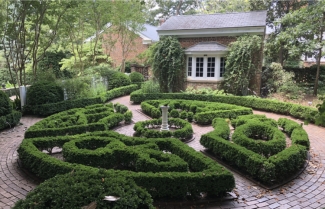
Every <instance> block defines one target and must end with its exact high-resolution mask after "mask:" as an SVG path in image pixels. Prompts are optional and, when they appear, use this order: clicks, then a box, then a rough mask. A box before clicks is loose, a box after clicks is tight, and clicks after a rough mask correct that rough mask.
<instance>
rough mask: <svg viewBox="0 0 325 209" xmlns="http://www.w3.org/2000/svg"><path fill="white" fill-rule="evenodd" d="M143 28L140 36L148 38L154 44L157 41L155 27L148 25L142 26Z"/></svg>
mask: <svg viewBox="0 0 325 209" xmlns="http://www.w3.org/2000/svg"><path fill="white" fill-rule="evenodd" d="M143 26H144V30H142V31H141V32H140V33H141V34H142V35H144V36H146V37H148V38H150V39H151V40H152V41H154V42H156V41H159V36H158V33H157V27H155V26H152V25H148V24H144V25H143Z"/></svg>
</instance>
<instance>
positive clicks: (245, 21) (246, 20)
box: [158, 11, 266, 30]
mask: <svg viewBox="0 0 325 209" xmlns="http://www.w3.org/2000/svg"><path fill="white" fill-rule="evenodd" d="M265 25H266V11H254V12H242V13H217V14H210V15H182V16H172V17H170V18H169V19H168V20H167V21H166V22H165V23H163V24H162V25H161V26H160V27H159V28H158V30H186V29H210V28H237V27H254V26H265Z"/></svg>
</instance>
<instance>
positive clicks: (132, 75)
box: [129, 72, 144, 83]
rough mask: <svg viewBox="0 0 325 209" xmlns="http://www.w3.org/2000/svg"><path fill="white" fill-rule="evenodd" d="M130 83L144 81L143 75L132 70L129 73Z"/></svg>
mask: <svg viewBox="0 0 325 209" xmlns="http://www.w3.org/2000/svg"><path fill="white" fill-rule="evenodd" d="M129 77H130V80H131V82H132V83H139V82H143V81H144V76H143V75H142V74H141V73H139V72H132V73H130V75H129Z"/></svg>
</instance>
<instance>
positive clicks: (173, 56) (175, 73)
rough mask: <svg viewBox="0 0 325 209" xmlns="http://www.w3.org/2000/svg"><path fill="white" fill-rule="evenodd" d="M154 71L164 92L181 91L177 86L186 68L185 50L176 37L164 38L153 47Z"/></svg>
mask: <svg viewBox="0 0 325 209" xmlns="http://www.w3.org/2000/svg"><path fill="white" fill-rule="evenodd" d="M151 60H152V69H153V73H154V75H155V78H156V79H157V80H158V82H159V85H160V89H161V91H162V92H175V91H179V89H178V88H177V84H178V83H179V82H178V81H179V78H180V75H181V70H182V68H183V67H184V50H183V49H182V47H181V45H180V43H179V42H178V40H177V38H176V37H172V36H163V37H162V38H161V39H160V41H159V42H158V43H157V44H155V45H154V46H153V51H152V54H151Z"/></svg>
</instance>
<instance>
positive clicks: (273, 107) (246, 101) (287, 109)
mask: <svg viewBox="0 0 325 209" xmlns="http://www.w3.org/2000/svg"><path fill="white" fill-rule="evenodd" d="M155 99H186V100H199V101H209V102H221V103H227V104H234V105H239V106H244V107H250V108H253V109H256V110H263V111H269V112H274V113H279V114H284V115H291V116H293V117H295V118H299V119H303V120H307V121H310V122H315V119H316V118H317V116H318V114H319V112H318V110H317V109H316V108H312V107H306V106H302V105H297V104H292V103H286V102H280V101H276V100H270V99H262V98H257V97H245V96H232V95H207V94H186V93H160V94H144V93H142V92H141V90H137V91H134V92H132V93H131V95H130V100H131V101H133V102H134V103H141V102H143V101H146V100H155Z"/></svg>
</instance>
